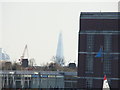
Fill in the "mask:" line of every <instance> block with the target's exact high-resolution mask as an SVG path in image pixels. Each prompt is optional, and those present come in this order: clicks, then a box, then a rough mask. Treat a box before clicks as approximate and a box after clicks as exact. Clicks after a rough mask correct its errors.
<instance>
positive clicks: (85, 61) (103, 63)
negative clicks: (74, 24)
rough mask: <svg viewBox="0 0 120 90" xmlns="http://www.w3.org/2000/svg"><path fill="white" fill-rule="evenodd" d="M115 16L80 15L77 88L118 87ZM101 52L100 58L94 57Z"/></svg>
mask: <svg viewBox="0 0 120 90" xmlns="http://www.w3.org/2000/svg"><path fill="white" fill-rule="evenodd" d="M119 15H120V13H117V12H82V13H81V14H80V30H79V43H78V77H79V80H78V88H102V84H103V77H104V75H106V76H107V78H108V83H109V85H110V88H119V87H120V86H119V85H120V83H119V82H120V68H119V67H120V44H119V41H120V31H119V21H120V19H119ZM100 48H102V52H101V54H102V55H101V57H96V55H97V53H98V51H99V50H100Z"/></svg>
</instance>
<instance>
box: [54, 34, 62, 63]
mask: <svg viewBox="0 0 120 90" xmlns="http://www.w3.org/2000/svg"><path fill="white" fill-rule="evenodd" d="M55 62H56V63H57V64H59V65H63V64H64V56H63V39H62V33H61V32H60V34H59V38H58V46H57V52H56V56H55Z"/></svg>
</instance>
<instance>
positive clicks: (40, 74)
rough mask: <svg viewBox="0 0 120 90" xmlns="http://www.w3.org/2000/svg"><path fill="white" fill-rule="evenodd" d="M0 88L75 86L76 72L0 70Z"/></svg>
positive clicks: (33, 89)
mask: <svg viewBox="0 0 120 90" xmlns="http://www.w3.org/2000/svg"><path fill="white" fill-rule="evenodd" d="M0 79H2V83H1V84H2V85H1V86H2V89H3V90H6V89H9V90H13V89H24V90H28V89H30V90H36V89H38V90H39V89H47V88H48V89H50V88H56V89H64V88H68V89H69V88H72V89H73V88H74V89H75V88H77V72H62V71H26V70H25V71H12V70H11V71H10V70H9V71H0Z"/></svg>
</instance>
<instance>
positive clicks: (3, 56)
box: [0, 48, 10, 60]
mask: <svg viewBox="0 0 120 90" xmlns="http://www.w3.org/2000/svg"><path fill="white" fill-rule="evenodd" d="M9 59H10V57H9V55H8V54H6V53H5V51H3V49H2V48H0V60H9Z"/></svg>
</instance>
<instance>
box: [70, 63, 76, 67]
mask: <svg viewBox="0 0 120 90" xmlns="http://www.w3.org/2000/svg"><path fill="white" fill-rule="evenodd" d="M68 67H69V68H76V64H75V63H69V66H68Z"/></svg>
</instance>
